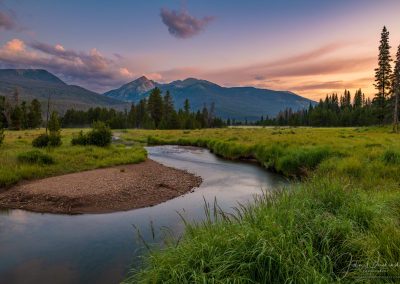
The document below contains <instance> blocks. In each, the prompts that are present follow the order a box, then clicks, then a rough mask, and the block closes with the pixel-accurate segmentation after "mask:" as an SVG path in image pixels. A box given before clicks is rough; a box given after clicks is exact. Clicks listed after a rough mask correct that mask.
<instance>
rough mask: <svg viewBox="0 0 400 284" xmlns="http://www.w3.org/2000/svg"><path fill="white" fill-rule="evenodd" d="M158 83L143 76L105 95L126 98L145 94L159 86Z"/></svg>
mask: <svg viewBox="0 0 400 284" xmlns="http://www.w3.org/2000/svg"><path fill="white" fill-rule="evenodd" d="M157 85H158V84H157V83H156V82H154V81H152V80H149V79H148V78H147V77H146V76H141V77H139V78H137V79H135V80H133V81H131V82H129V83H127V84H125V85H123V86H122V87H120V88H119V89H116V90H111V91H109V92H107V93H105V94H104V95H106V96H110V97H114V98H118V99H120V100H126V99H127V98H128V97H129V96H130V95H132V94H136V95H143V94H145V93H146V92H148V91H150V90H152V89H154V88H155V87H157Z"/></svg>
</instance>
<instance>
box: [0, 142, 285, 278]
mask: <svg viewBox="0 0 400 284" xmlns="http://www.w3.org/2000/svg"><path fill="white" fill-rule="evenodd" d="M147 151H148V153H149V155H148V156H149V158H150V159H152V160H154V161H156V162H159V163H161V164H164V165H166V166H170V167H174V168H177V169H182V170H187V171H188V172H191V173H193V174H196V175H198V176H201V177H202V179H203V182H202V184H201V185H200V187H199V188H196V189H195V190H194V191H193V192H190V193H187V194H185V195H183V196H180V197H177V198H175V199H172V200H169V201H167V202H164V203H161V204H159V205H156V206H153V207H148V208H142V209H136V210H130V211H125V212H116V213H108V214H83V215H73V216H70V215H57V214H41V213H33V212H28V211H23V210H7V211H0V279H1V281H0V282H1V283H3V282H4V283H119V282H120V281H121V280H122V279H123V278H124V276H125V275H126V274H127V272H128V271H129V269H130V268H131V267H132V266H138V265H140V257H141V256H142V255H144V254H145V253H146V252H147V250H146V249H145V247H144V245H143V243H142V242H141V241H140V240H139V239H138V237H137V232H136V230H135V228H134V226H136V227H137V228H139V229H140V232H141V235H142V237H143V238H144V239H145V241H146V242H147V243H148V244H151V245H157V243H159V242H161V241H162V239H163V235H164V233H165V230H163V229H162V228H164V227H167V228H169V230H170V231H171V232H173V234H174V235H175V236H179V235H180V234H182V231H183V225H182V222H181V219H180V217H179V215H178V213H177V211H178V212H180V213H181V214H182V215H184V216H185V218H186V219H187V220H201V219H203V218H204V200H206V202H209V203H211V204H212V203H213V202H214V200H215V199H216V200H217V202H218V205H219V206H220V207H221V208H222V209H223V210H225V211H229V210H232V209H231V208H232V207H233V206H235V205H237V204H238V202H240V203H246V202H251V200H252V199H253V196H254V195H255V194H260V193H261V192H262V190H266V191H268V190H275V189H276V188H278V187H279V186H281V185H283V184H284V183H285V180H284V179H283V178H282V177H281V176H279V175H277V174H274V173H270V172H267V171H266V170H265V169H262V168H261V167H259V166H258V165H257V164H255V163H245V162H233V161H228V160H224V159H221V158H219V157H217V156H215V155H214V154H212V153H210V152H209V151H208V150H206V149H200V148H193V147H179V146H157V147H148V148H147ZM152 228H153V229H154V230H153V229H152ZM153 231H154V233H153ZM153 235H154V236H153Z"/></svg>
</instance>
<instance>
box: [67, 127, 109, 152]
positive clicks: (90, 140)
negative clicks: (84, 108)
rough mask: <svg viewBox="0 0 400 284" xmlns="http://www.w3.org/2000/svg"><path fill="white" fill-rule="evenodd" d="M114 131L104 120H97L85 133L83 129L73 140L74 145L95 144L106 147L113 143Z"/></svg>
mask: <svg viewBox="0 0 400 284" xmlns="http://www.w3.org/2000/svg"><path fill="white" fill-rule="evenodd" d="M111 140H112V132H111V130H110V128H109V127H108V126H106V125H105V124H104V123H103V122H95V123H94V124H93V129H92V130H91V131H90V132H88V133H86V134H83V133H82V131H81V132H80V133H79V135H78V136H77V137H74V138H73V139H72V141H71V144H72V145H95V146H99V147H106V146H108V145H110V144H111Z"/></svg>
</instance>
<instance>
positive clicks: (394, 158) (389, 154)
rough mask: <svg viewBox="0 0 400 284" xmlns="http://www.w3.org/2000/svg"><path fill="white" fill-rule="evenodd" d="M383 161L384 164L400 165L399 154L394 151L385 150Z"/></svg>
mask: <svg viewBox="0 0 400 284" xmlns="http://www.w3.org/2000/svg"><path fill="white" fill-rule="evenodd" d="M383 161H384V162H385V163H386V164H393V165H400V152H398V151H394V150H386V151H385V152H384V153H383Z"/></svg>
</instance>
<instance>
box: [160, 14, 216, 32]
mask: <svg viewBox="0 0 400 284" xmlns="http://www.w3.org/2000/svg"><path fill="white" fill-rule="evenodd" d="M160 16H161V19H162V21H163V23H164V24H165V25H166V26H167V27H168V31H169V33H170V34H171V35H173V36H174V37H177V38H190V37H192V36H194V35H197V34H198V33H200V32H201V31H202V30H204V29H205V27H206V26H207V25H208V24H209V23H210V22H211V21H212V20H213V19H214V17H210V16H207V17H203V18H201V19H198V18H196V17H194V16H192V15H190V14H189V13H188V12H187V11H185V10H182V11H175V10H171V11H170V10H168V9H161V13H160Z"/></svg>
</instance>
